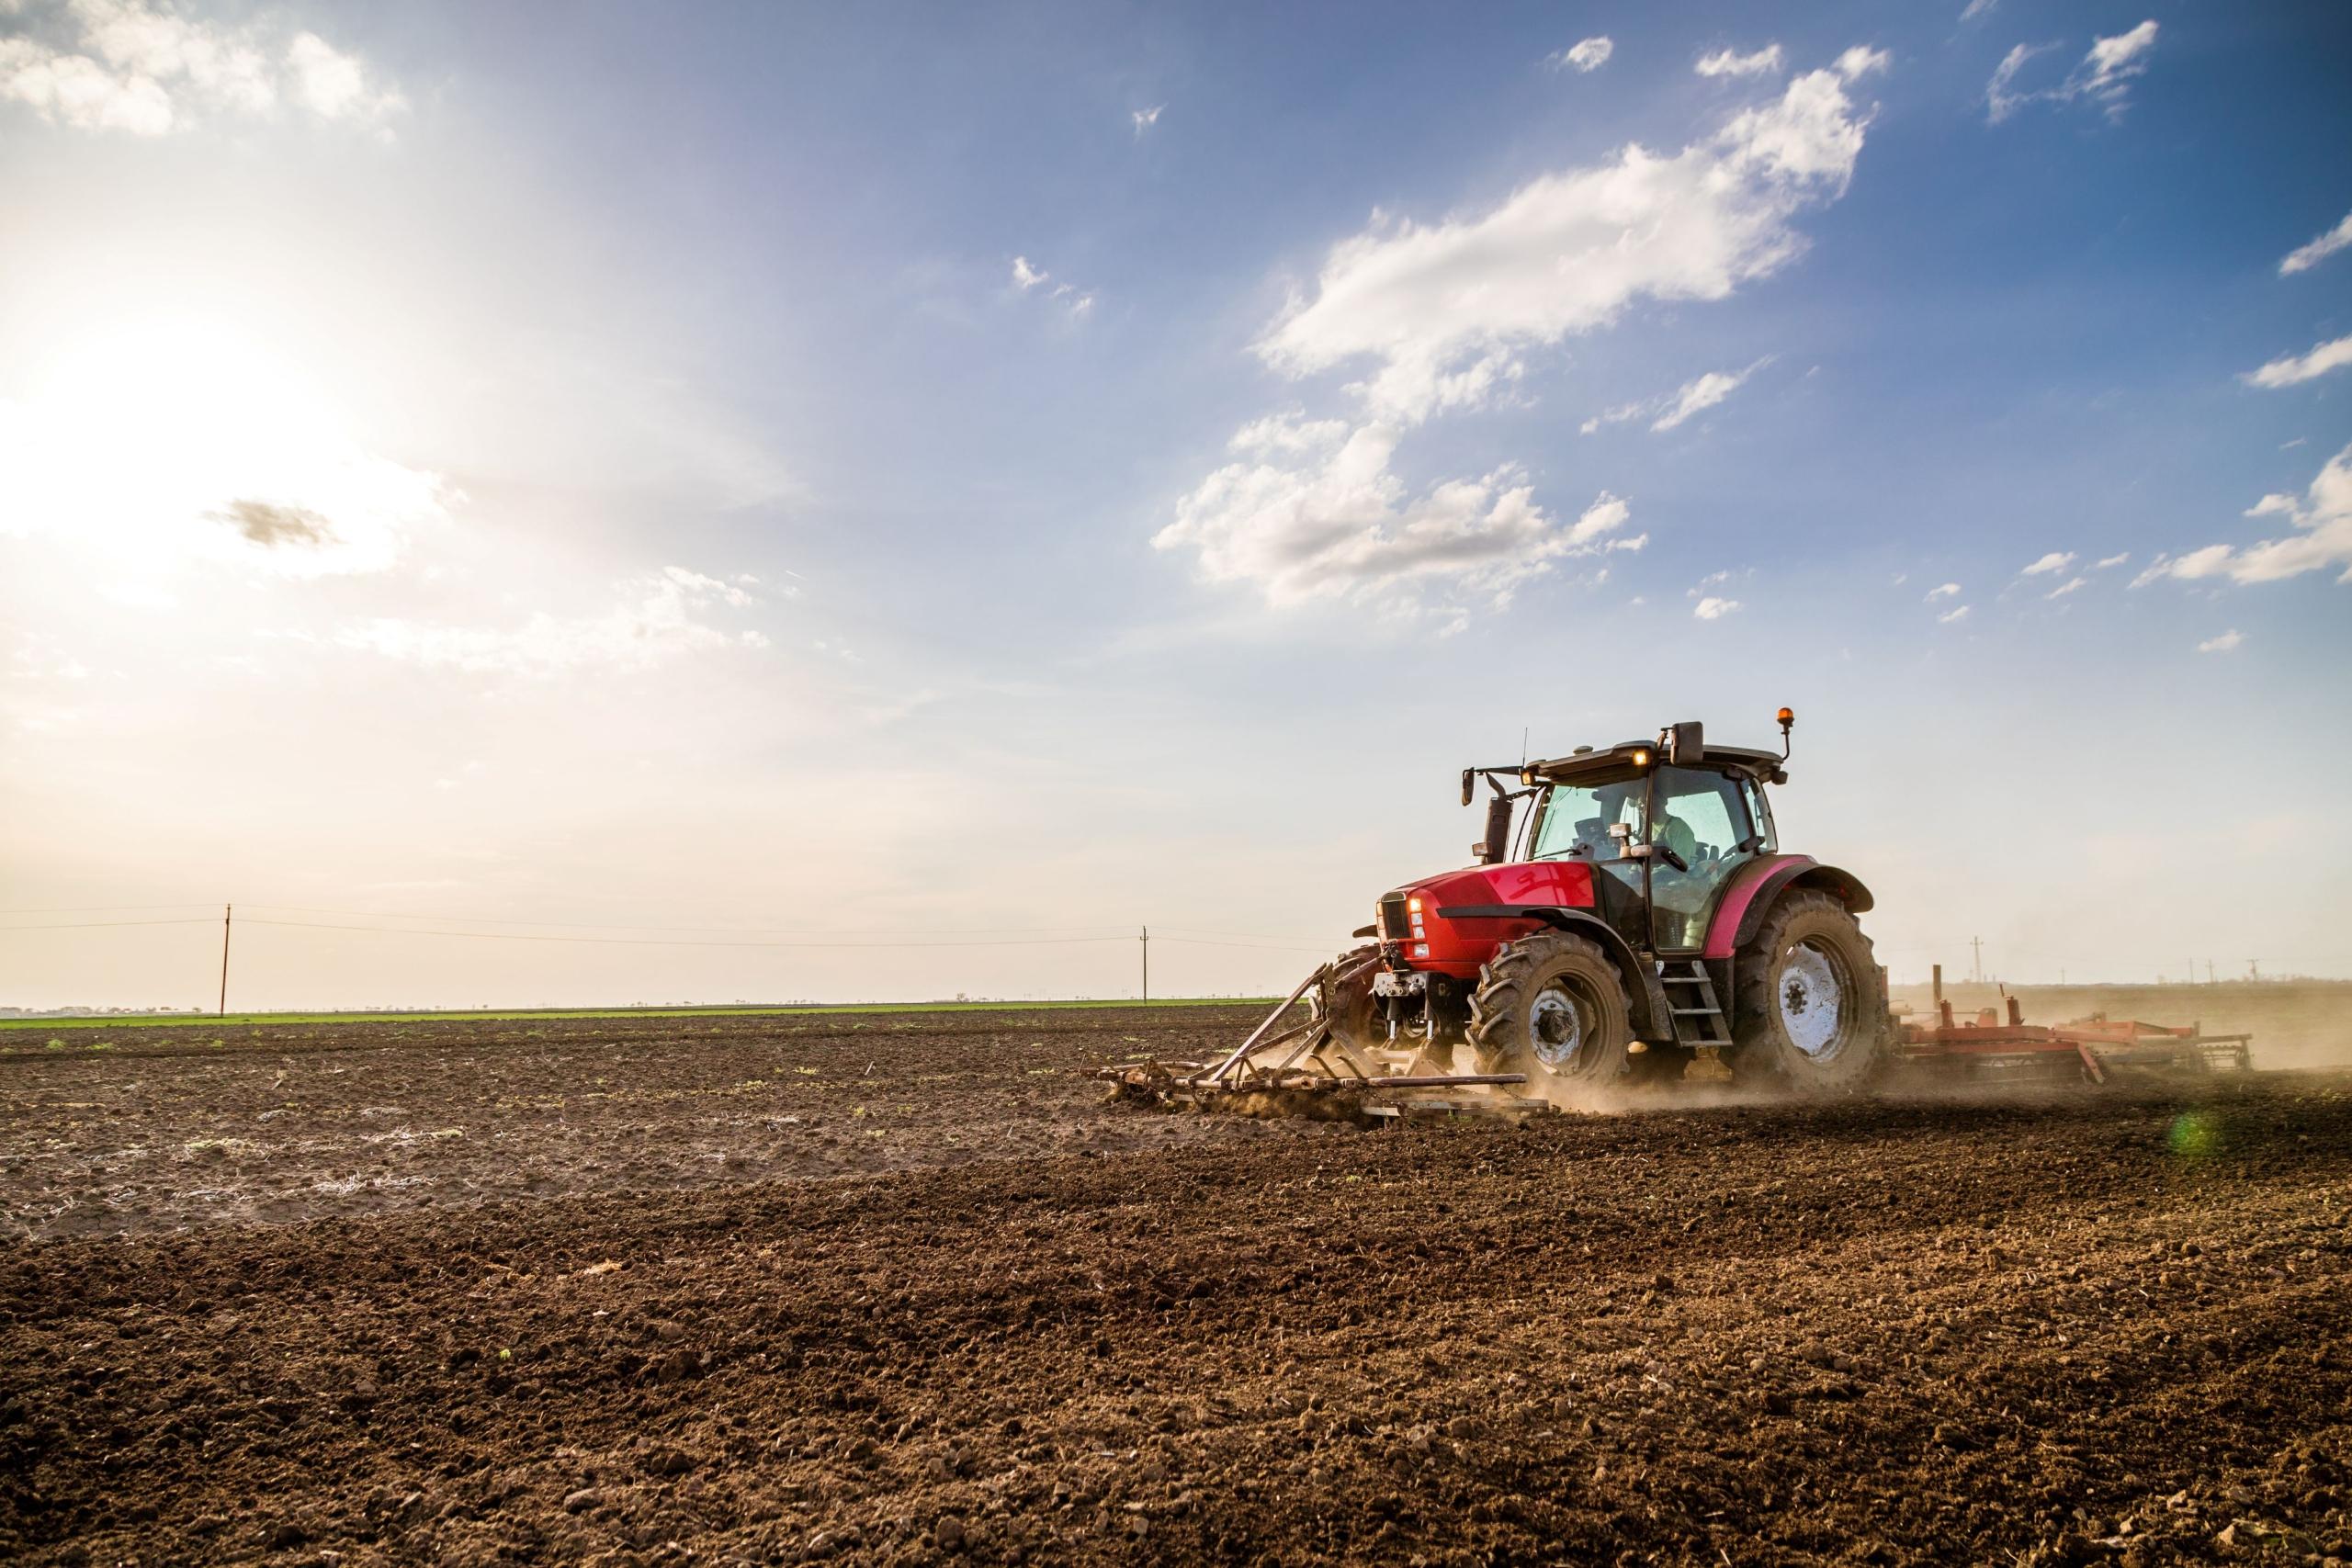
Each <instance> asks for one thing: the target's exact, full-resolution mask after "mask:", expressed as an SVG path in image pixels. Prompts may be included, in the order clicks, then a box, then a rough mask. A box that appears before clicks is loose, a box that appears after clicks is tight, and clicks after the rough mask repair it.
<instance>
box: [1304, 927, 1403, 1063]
mask: <svg viewBox="0 0 2352 1568" xmlns="http://www.w3.org/2000/svg"><path fill="white" fill-rule="evenodd" d="M1379 956H1380V949H1379V948H1378V947H1376V946H1372V945H1366V946H1363V947H1356V948H1351V949H1349V950H1348V951H1347V952H1345V953H1341V954H1340V956H1339V957H1337V958H1334V959H1333V960H1331V962H1330V963H1329V964H1328V965H1326V966H1325V968H1324V971H1323V976H1322V978H1321V979H1319V980H1317V981H1316V983H1315V986H1314V988H1313V989H1311V990H1310V991H1308V992H1307V1006H1308V1007H1309V1008H1310V1009H1311V1010H1313V1012H1314V1014H1315V1016H1316V1018H1317V1019H1318V1020H1320V1021H1323V1022H1326V1023H1329V1025H1330V1026H1331V1032H1332V1033H1333V1034H1335V1035H1337V1036H1338V1037H1339V1038H1340V1040H1341V1041H1342V1042H1343V1043H1347V1044H1349V1045H1352V1046H1355V1047H1356V1048H1357V1049H1359V1050H1361V1049H1363V1048H1364V1047H1366V1046H1372V1045H1385V1044H1387V1043H1388V1019H1387V1015H1386V1014H1385V1012H1384V1011H1383V1010H1382V1008H1381V1005H1380V998H1377V997H1375V996H1374V995H1373V994H1372V982H1373V979H1374V976H1377V975H1378V974H1379V973H1380V965H1379V964H1377V963H1374V962H1373V961H1374V960H1375V959H1377V958H1378V957H1379Z"/></svg>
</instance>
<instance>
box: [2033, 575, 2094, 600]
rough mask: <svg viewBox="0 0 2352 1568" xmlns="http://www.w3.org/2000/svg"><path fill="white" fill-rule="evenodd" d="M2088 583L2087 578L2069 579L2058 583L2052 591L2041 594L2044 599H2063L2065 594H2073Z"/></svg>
mask: <svg viewBox="0 0 2352 1568" xmlns="http://www.w3.org/2000/svg"><path fill="white" fill-rule="evenodd" d="M2088 581H2090V579H2089V578H2087V577H2070V578H2068V579H2067V580H2066V581H2064V582H2062V583H2060V584H2059V585H2058V586H2057V587H2055V588H2053V589H2052V590H2051V591H2050V592H2047V593H2045V594H2043V595H2042V597H2043V598H2044V599H2064V597H2065V596H2066V595H2067V594H2069V593H2072V592H2075V590H2077V589H2079V588H2081V587H2082V586H2083V585H2084V584H2085V583H2086V582H2088Z"/></svg>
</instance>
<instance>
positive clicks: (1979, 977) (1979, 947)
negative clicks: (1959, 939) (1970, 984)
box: [1968, 936, 1985, 986]
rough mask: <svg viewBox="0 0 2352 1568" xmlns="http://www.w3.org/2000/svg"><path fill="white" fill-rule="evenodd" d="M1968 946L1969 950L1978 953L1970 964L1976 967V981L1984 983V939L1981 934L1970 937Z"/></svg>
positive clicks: (1979, 983) (1980, 983)
mask: <svg viewBox="0 0 2352 1568" xmlns="http://www.w3.org/2000/svg"><path fill="white" fill-rule="evenodd" d="M1968 946H1969V950H1970V951H1971V952H1972V953H1974V954H1975V955H1976V956H1975V958H1974V959H1973V962H1972V964H1971V965H1970V966H1971V967H1972V968H1973V969H1974V971H1975V973H1976V983H1977V984H1978V985H1980V986H1981V985H1983V984H1984V983H1985V939H1984V938H1983V937H1981V936H1973V937H1970V938H1969V939H1968Z"/></svg>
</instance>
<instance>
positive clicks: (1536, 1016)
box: [1304, 708, 1889, 1098]
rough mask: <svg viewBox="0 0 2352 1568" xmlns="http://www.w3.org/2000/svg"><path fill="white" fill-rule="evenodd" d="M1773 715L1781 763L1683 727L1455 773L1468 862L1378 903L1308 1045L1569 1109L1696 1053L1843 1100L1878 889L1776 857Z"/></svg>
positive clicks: (1864, 991) (1317, 985) (1880, 1024)
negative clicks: (1520, 1079)
mask: <svg viewBox="0 0 2352 1568" xmlns="http://www.w3.org/2000/svg"><path fill="white" fill-rule="evenodd" d="M1793 722H1794V716H1793V715H1792V713H1791V712H1790V711H1789V710H1788V709H1786V708H1783V709H1781V712H1780V724H1781V750H1780V751H1779V752H1777V753H1776V752H1772V751H1758V750H1747V749H1746V748H1741V747H1728V746H1710V745H1708V744H1707V742H1706V739H1705V735H1704V732H1703V730H1702V727H1701V726H1700V725H1698V724H1677V725H1672V726H1670V727H1668V728H1667V729H1665V730H1663V731H1662V732H1660V734H1659V736H1658V738H1657V740H1655V741H1643V740H1629V741H1625V742H1623V743H1622V744H1619V745H1615V746H1610V747H1605V748H1599V749H1596V748H1593V747H1590V746H1579V747H1577V749H1576V750H1575V751H1573V752H1572V753H1570V754H1569V755H1567V756H1566V757H1558V758H1554V759H1551V760H1548V761H1536V762H1528V763H1524V764H1522V765H1521V766H1518V767H1510V768H1469V769H1465V770H1464V772H1463V774H1462V803H1463V804H1464V806H1467V805H1469V804H1470V802H1471V800H1472V798H1473V795H1474V794H1475V792H1476V786H1477V783H1478V781H1479V780H1480V779H1482V778H1483V779H1484V780H1485V781H1486V782H1487V786H1488V788H1489V789H1490V790H1491V792H1492V794H1491V795H1490V797H1489V798H1488V800H1487V831H1486V836H1485V838H1484V839H1483V840H1482V841H1481V842H1480V843H1478V844H1477V845H1476V846H1474V850H1473V852H1474V853H1475V854H1476V856H1477V860H1478V863H1477V864H1476V865H1474V866H1471V867H1469V868H1467V869H1465V870H1462V871H1454V872H1448V873H1446V874H1443V875H1440V876H1431V877H1427V878H1424V879H1422V880H1419V881H1416V882H1412V883H1408V884H1407V885H1406V886H1402V887H1398V888H1397V889H1395V890H1394V891H1392V892H1389V893H1386V894H1384V895H1383V896H1382V897H1381V898H1380V900H1379V904H1378V919H1377V920H1376V921H1375V923H1374V924H1373V925H1370V926H1367V927H1365V928H1364V929H1363V930H1362V931H1358V932H1357V933H1356V934H1357V935H1358V936H1361V937H1371V938H1374V939H1376V940H1375V941H1374V942H1373V943H1372V944H1370V945H1367V946H1364V947H1362V948H1358V949H1356V950H1354V951H1352V952H1351V953H1345V954H1342V955H1341V957H1340V959H1339V960H1338V961H1337V962H1335V963H1333V964H1329V965H1328V966H1327V967H1326V968H1325V969H1323V970H1322V971H1321V972H1319V974H1318V975H1317V977H1316V978H1315V980H1314V981H1312V982H1311V983H1310V985H1309V987H1304V989H1306V991H1307V992H1308V993H1309V995H1308V999H1309V1000H1310V1002H1311V1004H1312V1005H1313V1008H1314V1010H1315V1016H1316V1020H1317V1025H1318V1031H1317V1032H1318V1034H1328V1037H1329V1042H1330V1043H1332V1044H1334V1045H1336V1046H1337V1047H1338V1048H1339V1049H1340V1051H1341V1052H1342V1053H1343V1054H1345V1055H1354V1056H1358V1057H1360V1058H1362V1059H1363V1060H1366V1061H1371V1060H1373V1059H1374V1058H1376V1057H1388V1058H1390V1059H1391V1060H1392V1062H1393V1058H1394V1055H1395V1054H1397V1053H1409V1054H1410V1055H1413V1056H1414V1057H1415V1058H1416V1059H1417V1062H1418V1063H1419V1067H1418V1071H1419V1074H1422V1075H1429V1076H1430V1077H1434V1076H1435V1075H1438V1074H1449V1075H1455V1076H1457V1077H1460V1076H1469V1075H1474V1074H1475V1075H1477V1076H1486V1077H1502V1078H1505V1079H1509V1078H1510V1077H1513V1076H1515V1075H1521V1074H1523V1075H1525V1077H1526V1080H1527V1084H1528V1086H1529V1088H1530V1089H1535V1090H1539V1091H1542V1092H1544V1093H1546V1094H1547V1095H1554V1096H1557V1095H1560V1094H1563V1093H1565V1094H1566V1096H1568V1097H1571V1098H1573V1097H1576V1096H1577V1095H1579V1094H1581V1093H1584V1092H1587V1091H1589V1090H1593V1089H1603V1088H1605V1087H1607V1086H1610V1085H1612V1084H1616V1083H1620V1082H1624V1081H1629V1080H1630V1081H1657V1080H1667V1079H1672V1078H1677V1077H1680V1076H1681V1075H1682V1071H1683V1069H1684V1067H1685V1066H1687V1065H1688V1064H1689V1063H1690V1062H1691V1059H1692V1058H1693V1056H1694V1055H1696V1054H1697V1053H1698V1052H1700V1051H1702V1050H1712V1051H1715V1052H1717V1053H1719V1054H1720V1055H1721V1056H1722V1058H1723V1059H1724V1062H1725V1063H1726V1064H1727V1065H1728V1066H1729V1067H1730V1068H1731V1071H1732V1074H1733V1076H1734V1077H1736V1078H1739V1079H1747V1080H1763V1079H1772V1080H1778V1081H1779V1082H1781V1084H1783V1085H1785V1086H1786V1087H1788V1088H1791V1089H1799V1090H1815V1091H1842V1090H1846V1089H1852V1088H1855V1087H1858V1086H1859V1085H1860V1083H1861V1081H1862V1080H1863V1079H1864V1078H1865V1077H1867V1076H1868V1075H1869V1074H1870V1073H1871V1070H1872V1068H1873V1067H1875V1066H1877V1065H1878V1063H1879V1061H1880V1059H1881V1057H1882V1056H1883V1055H1884V1053H1885V1049H1886V1043H1887V1040H1888V1036H1889V1023H1888V1010H1887V998H1886V976H1885V973H1884V971H1883V970H1882V969H1880V967H1879V966H1878V964H1877V962H1876V961H1875V959H1874V958H1873V957H1872V955H1871V943H1870V939H1869V938H1867V937H1865V936H1864V935H1863V934H1862V931H1861V927H1860V924H1858V923H1857V921H1856V920H1855V916H1857V915H1859V914H1860V913H1861V912H1862V911H1864V910H1866V909H1868V908H1870V907H1871V895H1870V891H1869V889H1867V888H1866V887H1864V886H1862V884H1861V882H1860V879H1859V878H1857V877H1855V876H1853V875H1852V874H1849V873H1847V872H1845V871H1841V870H1839V869H1838V867H1836V866H1832V865H1824V864H1822V863H1819V862H1818V861H1815V860H1813V859H1811V858H1810V857H1808V856H1805V855H1792V854H1783V853H1781V849H1780V844H1779V840H1778V839H1777V837H1776V835H1775V834H1774V832H1773V829H1772V811H1771V807H1770V804H1769V803H1768V801H1767V799H1766V797H1765V786H1766V785H1768V784H1782V783H1785V782H1786V781H1787V778H1788V774H1787V773H1786V772H1785V771H1784V768H1783V763H1785V762H1786V761H1787V759H1788V735H1789V729H1790V727H1791V725H1792V723H1793ZM1522 802H1525V803H1528V809H1527V810H1526V811H1524V812H1521V811H1520V810H1519V809H1518V807H1520V805H1521V803H1522ZM1465 1044H1466V1045H1467V1046H1468V1047H1469V1050H1470V1053H1471V1054H1472V1056H1473V1058H1474V1060H1473V1062H1472V1063H1471V1064H1468V1065H1464V1064H1461V1063H1460V1062H1459V1061H1458V1059H1457V1048H1458V1047H1460V1046H1463V1045H1465ZM1392 1070H1393V1067H1392ZM1413 1070H1414V1069H1408V1072H1410V1071H1413ZM1413 1081H1417V1082H1427V1081H1429V1077H1416V1078H1415V1079H1414V1080H1413Z"/></svg>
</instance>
